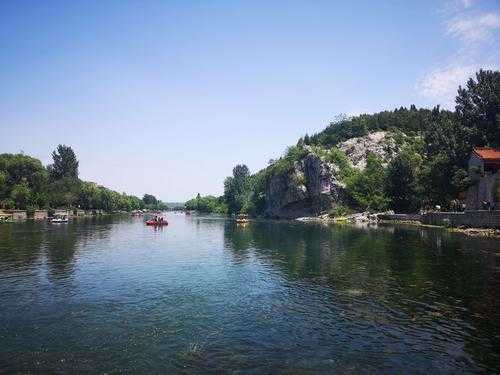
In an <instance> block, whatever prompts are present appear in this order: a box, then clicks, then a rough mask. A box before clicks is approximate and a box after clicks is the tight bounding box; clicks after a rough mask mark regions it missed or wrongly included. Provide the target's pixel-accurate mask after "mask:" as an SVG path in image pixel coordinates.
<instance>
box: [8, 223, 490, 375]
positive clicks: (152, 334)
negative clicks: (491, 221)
mask: <svg viewBox="0 0 500 375" xmlns="http://www.w3.org/2000/svg"><path fill="white" fill-rule="evenodd" d="M168 219H169V221H170V225H169V226H168V227H167V228H164V229H158V230H155V229H154V228H151V227H146V226H144V225H143V223H142V221H141V219H132V218H112V217H108V218H102V219H86V220H80V221H78V222H72V223H69V224H63V225H53V224H47V223H32V222H31V223H30V222H28V223H20V224H4V225H0V303H1V305H0V373H74V372H77V373H118V372H120V373H122V372H126V373H144V374H150V373H169V374H170V373H186V374H190V373H217V374H220V373H243V374H246V373H250V374H271V373H286V374H316V373H349V374H351V373H380V374H387V373H401V374H408V373H450V374H451V373H457V372H459V373H464V372H465V373H471V372H474V373H481V372H484V373H486V372H500V311H499V306H500V302H499V297H500V292H499V289H498V286H499V285H500V283H499V281H500V275H499V274H500V273H499V269H500V264H499V263H500V262H499V261H498V260H499V259H500V258H499V257H498V255H499V254H498V253H500V241H495V240H486V239H474V238H467V237H464V236H462V235H457V234H450V233H448V232H446V231H443V230H429V229H421V228H416V227H392V226H383V227H367V228H357V227H352V226H322V225H317V224H307V223H298V222H266V221H262V222H253V223H251V224H249V225H246V226H236V225H235V224H234V223H232V222H230V221H226V220H224V219H222V218H217V217H197V216H192V217H184V216H183V215H175V214H171V215H169V217H168Z"/></svg>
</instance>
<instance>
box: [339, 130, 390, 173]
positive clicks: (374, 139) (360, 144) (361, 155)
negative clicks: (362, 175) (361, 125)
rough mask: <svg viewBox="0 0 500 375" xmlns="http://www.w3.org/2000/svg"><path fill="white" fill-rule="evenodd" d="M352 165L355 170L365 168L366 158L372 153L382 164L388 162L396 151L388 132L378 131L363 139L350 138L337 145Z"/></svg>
mask: <svg viewBox="0 0 500 375" xmlns="http://www.w3.org/2000/svg"><path fill="white" fill-rule="evenodd" d="M338 148H339V149H340V150H341V151H343V152H344V153H345V154H346V156H347V158H348V159H349V160H350V161H351V163H352V165H353V166H354V167H355V168H357V169H364V168H365V167H366V157H367V156H368V154H370V153H372V154H375V155H377V156H378V157H379V158H380V159H382V160H383V161H384V162H388V161H389V160H390V159H391V157H392V156H393V155H394V153H396V152H397V150H398V145H397V144H396V142H395V140H394V138H393V137H392V135H391V134H390V133H389V132H384V131H379V132H374V133H370V134H368V135H365V136H364V137H357V138H351V139H349V140H347V141H345V142H342V143H340V144H339V145H338Z"/></svg>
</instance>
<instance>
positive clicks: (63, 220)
mask: <svg viewBox="0 0 500 375" xmlns="http://www.w3.org/2000/svg"><path fill="white" fill-rule="evenodd" d="M50 222H51V223H67V222H68V217H67V216H54V217H53V218H52V219H50Z"/></svg>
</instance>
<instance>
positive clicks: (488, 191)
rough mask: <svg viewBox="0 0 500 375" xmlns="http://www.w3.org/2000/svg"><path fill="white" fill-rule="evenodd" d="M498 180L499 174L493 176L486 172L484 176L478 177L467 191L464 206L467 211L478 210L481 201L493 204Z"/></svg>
mask: <svg viewBox="0 0 500 375" xmlns="http://www.w3.org/2000/svg"><path fill="white" fill-rule="evenodd" d="M497 179H498V180H500V172H497V173H495V174H492V173H488V172H486V173H485V175H484V176H482V177H478V180H477V182H476V183H475V184H474V185H472V186H471V187H470V188H469V190H468V191H467V202H466V206H467V209H468V210H480V209H481V208H482V203H483V201H485V202H491V203H493V202H495V200H496V197H495V183H496V180H497Z"/></svg>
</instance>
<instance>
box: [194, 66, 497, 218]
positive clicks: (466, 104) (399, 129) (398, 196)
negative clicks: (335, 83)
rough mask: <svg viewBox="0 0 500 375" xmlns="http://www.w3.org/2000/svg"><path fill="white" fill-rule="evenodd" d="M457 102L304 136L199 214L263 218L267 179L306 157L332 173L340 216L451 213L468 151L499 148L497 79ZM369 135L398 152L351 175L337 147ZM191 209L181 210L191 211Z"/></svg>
mask: <svg viewBox="0 0 500 375" xmlns="http://www.w3.org/2000/svg"><path fill="white" fill-rule="evenodd" d="M455 102H456V106H455V110H454V111H448V110H442V109H441V108H440V107H439V106H436V107H435V108H433V109H424V108H420V109H417V108H416V107H415V106H414V105H411V106H410V108H406V107H400V108H396V109H395V110H393V111H383V112H379V113H376V114H363V115H360V116H354V117H351V118H347V117H346V116H343V115H341V116H339V117H338V118H337V119H336V120H335V121H333V122H331V123H330V125H329V126H328V127H327V128H326V129H324V130H323V131H321V132H319V133H317V134H314V135H312V136H309V135H307V134H306V135H305V136H304V137H302V138H301V139H299V141H298V142H297V145H295V146H291V147H289V148H288V149H287V151H286V152H285V154H284V155H283V156H282V157H280V158H279V159H276V160H271V161H270V162H269V165H268V166H267V167H266V168H264V169H262V170H261V171H259V172H257V173H255V174H251V173H250V171H249V170H248V168H247V167H246V166H245V165H237V166H236V167H235V168H234V169H233V175H232V176H230V177H227V178H226V180H225V181H224V195H223V196H221V197H210V199H209V200H211V201H212V202H216V203H217V205H215V204H214V205H204V206H203V207H204V210H205V212H212V211H210V210H211V209H212V207H215V208H216V210H217V212H225V213H228V214H235V213H240V212H241V213H249V214H252V215H261V214H262V213H263V209H264V202H265V188H266V184H267V183H268V181H269V179H270V178H271V177H272V176H274V175H277V174H279V173H283V172H284V171H287V170H289V169H290V168H291V167H292V166H293V164H294V163H295V162H296V161H298V160H300V159H301V158H302V157H303V156H304V155H305V154H306V153H307V152H310V150H313V152H315V153H317V154H319V155H321V156H322V157H323V158H326V159H327V160H328V161H329V162H331V163H334V164H336V165H337V167H338V169H339V172H338V176H337V178H338V179H340V180H341V181H342V182H343V183H344V184H345V186H346V191H347V194H348V198H349V202H348V205H347V206H348V207H345V210H372V211H376V210H385V209H394V210H395V211H396V212H415V211H418V210H419V209H421V208H425V207H427V206H430V205H434V204H440V205H442V206H443V207H452V206H453V204H454V202H456V201H457V200H458V199H463V197H464V193H465V191H466V190H467V188H468V187H469V186H470V184H471V183H472V182H471V181H470V179H469V177H468V172H467V162H468V159H469V157H470V154H471V151H472V149H473V148H474V147H484V146H489V147H500V72H499V71H491V70H480V71H479V72H477V73H476V75H475V77H474V78H471V79H469V80H468V81H467V82H466V84H465V86H463V87H462V86H460V87H459V88H458V92H457V96H456V101H455ZM375 131H388V132H390V134H391V136H392V137H393V139H394V140H395V143H396V144H397V145H398V149H397V152H396V154H395V155H393V156H392V158H391V160H390V162H389V163H388V164H386V163H384V162H383V161H382V160H379V159H378V157H377V156H376V155H368V157H367V166H366V168H365V169H364V170H363V171H360V170H356V169H354V168H352V166H351V165H350V163H349V161H348V159H347V157H346V156H345V154H343V153H342V151H340V150H339V149H338V148H337V146H338V145H339V143H341V142H343V141H346V140H348V139H350V138H353V137H361V136H364V135H367V134H369V133H371V132H375ZM205 198H208V197H200V196H199V195H198V198H197V199H198V201H199V202H200V201H203V199H205ZM192 201H193V200H191V201H189V202H188V203H189V204H188V205H187V206H186V207H191V208H190V209H196V206H193V205H192ZM339 209H341V210H342V209H344V208H342V207H340V208H339V207H337V210H339ZM213 212H215V210H214V211H213Z"/></svg>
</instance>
